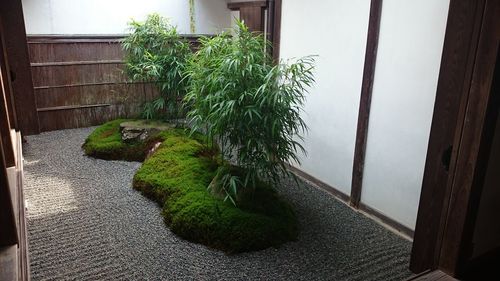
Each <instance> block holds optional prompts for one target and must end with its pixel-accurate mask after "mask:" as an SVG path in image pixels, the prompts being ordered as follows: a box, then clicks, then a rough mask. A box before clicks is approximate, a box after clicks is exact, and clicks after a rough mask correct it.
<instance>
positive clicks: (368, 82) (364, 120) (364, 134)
mask: <svg viewBox="0 0 500 281" xmlns="http://www.w3.org/2000/svg"><path fill="white" fill-rule="evenodd" d="M381 15H382V0H372V1H371V5H370V18H369V22H368V35H367V41H366V52H365V64H364V69H363V81H362V85H361V100H360V103H359V113H358V126H357V131H356V144H355V149H354V162H353V169H352V185H351V198H350V202H349V204H350V205H351V206H353V207H355V208H358V207H359V203H360V201H361V189H362V185H363V171H364V167H365V154H366V142H367V139H368V124H369V121H370V107H371V100H372V90H373V79H374V77H375V65H376V61H377V47H378V37H379V30H380V18H381Z"/></svg>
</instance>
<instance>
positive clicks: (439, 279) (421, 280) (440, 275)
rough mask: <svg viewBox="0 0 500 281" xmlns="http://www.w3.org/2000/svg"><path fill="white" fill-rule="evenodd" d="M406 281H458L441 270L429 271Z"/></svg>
mask: <svg viewBox="0 0 500 281" xmlns="http://www.w3.org/2000/svg"><path fill="white" fill-rule="evenodd" d="M406 281H458V280H457V279H455V278H453V277H451V276H449V275H448V274H446V273H444V272H442V271H440V270H433V271H431V270H427V271H424V272H423V273H421V274H418V275H416V276H412V277H410V278H409V279H406Z"/></svg>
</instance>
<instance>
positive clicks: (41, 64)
mask: <svg viewBox="0 0 500 281" xmlns="http://www.w3.org/2000/svg"><path fill="white" fill-rule="evenodd" d="M124 63H125V61H124V60H96V61H54V62H32V63H31V64H30V65H31V67H47V66H71V65H94V64H124Z"/></svg>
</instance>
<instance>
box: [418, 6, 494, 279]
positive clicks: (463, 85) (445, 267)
mask: <svg viewBox="0 0 500 281" xmlns="http://www.w3.org/2000/svg"><path fill="white" fill-rule="evenodd" d="M499 12H500V2H499V1H497V0H478V1H468V0H452V1H451V2H450V8H449V13H448V22H447V27H446V35H445V40H444V47H443V55H442V59H441V69H440V73H439V80H438V86H437V93H436V101H435V105H434V116H433V121H432V127H431V135H430V140H429V146H428V150H427V160H426V164H425V172H424V179H423V184H422V192H421V195H420V203H419V209H418V217H417V225H416V229H415V236H414V242H413V249H412V257H411V262H410V269H411V270H412V271H413V272H415V273H418V272H423V271H425V270H429V269H432V270H434V269H440V270H442V271H444V272H446V273H448V274H450V275H453V276H456V275H458V274H460V273H461V271H462V270H464V268H465V267H466V265H467V263H466V262H467V259H468V258H470V254H471V249H472V244H471V242H472V241H471V236H472V231H473V229H474V223H475V222H474V220H475V213H476V212H477V203H478V202H477V200H478V198H479V195H480V193H481V189H482V186H481V184H480V182H481V180H482V177H484V175H483V176H482V175H481V174H482V173H483V172H484V171H483V168H484V167H482V166H481V165H482V164H481V163H482V162H484V161H483V160H484V159H482V158H484V155H483V153H484V151H483V150H484V140H485V139H484V128H485V122H487V121H488V120H487V119H488V118H487V110H488V109H487V108H488V105H489V103H490V101H489V99H490V96H491V93H490V89H491V85H492V78H493V76H494V68H495V62H496V61H497V60H496V57H497V54H498V53H497V52H498V48H499V40H500V20H499V18H498V13H499ZM495 94H498V93H495ZM492 215H493V216H495V215H496V214H492Z"/></svg>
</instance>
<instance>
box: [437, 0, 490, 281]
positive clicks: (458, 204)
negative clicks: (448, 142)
mask: <svg viewBox="0 0 500 281" xmlns="http://www.w3.org/2000/svg"><path fill="white" fill-rule="evenodd" d="M482 12H483V14H482V16H481V32H480V37H479V43H478V47H477V52H476V55H475V62H474V66H473V75H472V80H471V86H470V88H469V89H468V97H467V103H466V107H465V108H466V110H465V114H464V115H463V116H460V120H463V122H462V123H461V124H463V125H462V126H461V127H462V129H461V133H460V137H459V146H458V156H457V164H456V167H455V170H454V173H453V174H454V177H453V181H452V187H451V193H450V197H449V200H448V202H449V203H448V206H449V207H448V210H447V216H446V225H445V228H444V234H443V240H442V245H441V251H440V260H439V268H440V269H441V270H443V271H445V272H448V273H450V274H452V275H454V276H459V275H461V274H462V273H464V271H463V270H464V268H465V267H466V265H467V262H468V259H469V258H470V257H471V256H472V252H473V243H472V238H473V234H474V229H475V220H476V217H477V211H478V209H479V201H480V198H481V193H482V189H483V185H484V178H485V175H486V169H487V167H488V159H489V156H490V151H491V145H492V141H493V137H494V130H495V127H496V126H495V125H496V122H497V116H498V111H497V110H498V107H499V105H500V99H499V98H498V92H492V91H491V90H492V87H493V86H496V87H498V85H494V84H493V81H494V77H495V75H494V74H495V70H496V74H497V75H498V74H499V72H498V71H499V68H496V69H495V64H496V62H497V61H498V60H497V55H498V49H499V45H500V18H499V17H498V15H499V14H500V1H496V0H495V1H492V0H487V1H486V5H485V6H484V9H483V10H482ZM497 79H498V78H497ZM497 82H498V80H497Z"/></svg>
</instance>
